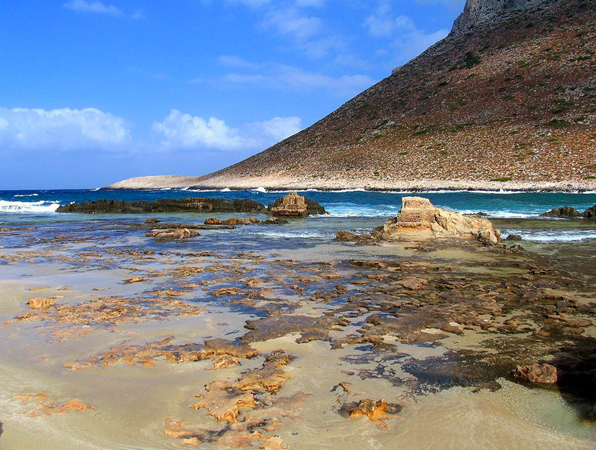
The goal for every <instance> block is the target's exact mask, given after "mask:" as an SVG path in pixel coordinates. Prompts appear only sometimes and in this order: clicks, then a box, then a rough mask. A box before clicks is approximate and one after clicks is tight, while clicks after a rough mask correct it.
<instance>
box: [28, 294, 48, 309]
mask: <svg viewBox="0 0 596 450" xmlns="http://www.w3.org/2000/svg"><path fill="white" fill-rule="evenodd" d="M27 306H29V308H31V309H47V308H51V307H52V306H54V299H53V298H51V297H49V298H40V297H36V298H32V299H31V300H29V301H28V302H27Z"/></svg>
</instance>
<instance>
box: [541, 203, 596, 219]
mask: <svg viewBox="0 0 596 450" xmlns="http://www.w3.org/2000/svg"><path fill="white" fill-rule="evenodd" d="M540 215H541V216H542V217H560V218H563V219H582V218H583V219H591V220H596V205H594V206H592V207H591V208H588V209H586V210H585V211H584V212H583V213H580V212H579V211H578V210H577V209H575V208H574V207H573V206H563V207H561V208H553V209H549V210H548V211H547V212H545V213H543V214H540Z"/></svg>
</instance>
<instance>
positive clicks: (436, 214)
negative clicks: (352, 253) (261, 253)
mask: <svg viewBox="0 0 596 450" xmlns="http://www.w3.org/2000/svg"><path fill="white" fill-rule="evenodd" d="M404 234H417V235H419V236H425V235H426V236H428V237H461V238H474V239H477V240H479V241H481V242H483V243H485V244H491V245H495V244H497V243H498V242H499V240H500V237H501V232H500V231H499V230H495V229H494V228H493V225H492V223H491V222H490V221H489V220H487V219H478V218H474V217H466V216H463V215H461V214H458V213H456V212H454V211H448V210H444V209H441V208H437V207H435V206H433V204H432V203H431V202H430V201H429V200H428V199H426V198H422V197H403V198H402V203H401V211H400V212H399V214H398V215H397V217H395V218H392V219H390V220H389V221H387V222H386V223H385V225H384V226H383V227H382V228H380V229H377V230H375V231H374V232H373V237H378V238H380V239H385V240H391V239H396V238H399V237H400V236H403V235H404Z"/></svg>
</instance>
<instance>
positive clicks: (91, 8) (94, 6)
mask: <svg viewBox="0 0 596 450" xmlns="http://www.w3.org/2000/svg"><path fill="white" fill-rule="evenodd" d="M62 6H63V7H65V8H68V9H72V10H73V11H77V12H82V13H91V14H105V15H110V16H114V17H124V15H125V14H124V11H122V10H121V9H119V8H117V7H115V6H114V5H106V4H104V3H102V2H100V1H94V2H88V1H86V0H71V1H70V2H67V3H63V4H62Z"/></svg>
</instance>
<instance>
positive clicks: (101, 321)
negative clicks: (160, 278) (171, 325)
mask: <svg viewBox="0 0 596 450" xmlns="http://www.w3.org/2000/svg"><path fill="white" fill-rule="evenodd" d="M35 311H36V312H32V313H28V314H25V315H20V316H16V317H14V318H13V319H10V320H8V321H6V322H5V323H16V322H25V321H30V320H37V321H41V322H43V325H42V326H41V327H40V329H41V330H42V331H43V332H44V333H46V334H47V335H48V336H49V337H51V338H53V339H56V340H64V339H74V338H76V337H80V336H84V335H87V334H89V333H92V332H94V331H96V330H98V329H113V328H114V327H116V326H119V325H125V324H132V323H139V322H145V321H149V320H164V318H166V317H167V316H169V315H185V316H189V315H197V314H200V313H201V312H203V308H200V307H197V306H192V305H188V304H185V303H183V302H181V301H179V300H169V299H163V298H149V299H140V298H135V299H129V298H125V297H117V296H114V297H102V298H99V299H96V300H90V301H87V302H82V303H78V304H62V305H57V306H55V307H54V308H52V309H48V308H44V309H39V310H35Z"/></svg>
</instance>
